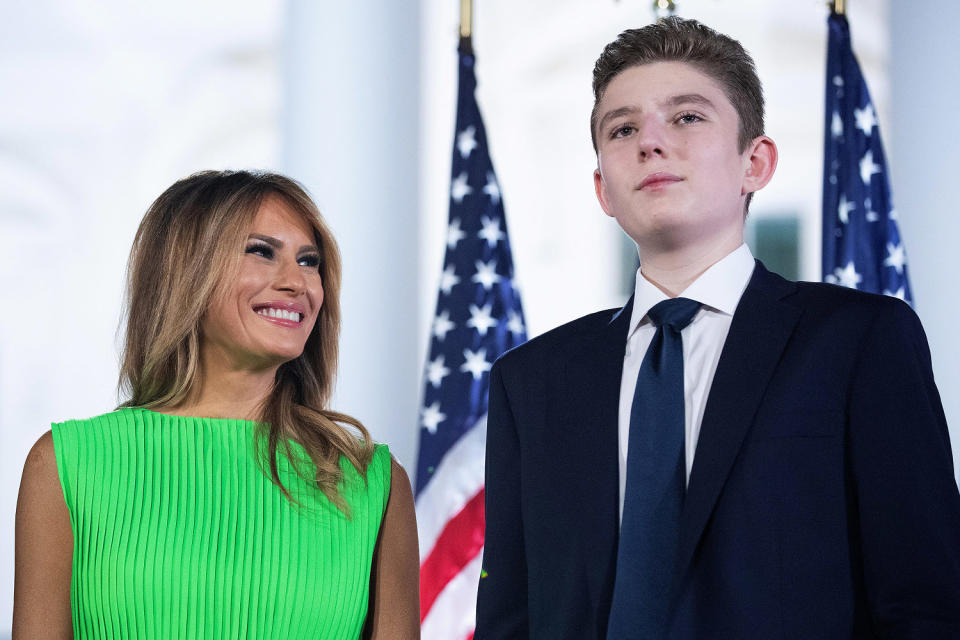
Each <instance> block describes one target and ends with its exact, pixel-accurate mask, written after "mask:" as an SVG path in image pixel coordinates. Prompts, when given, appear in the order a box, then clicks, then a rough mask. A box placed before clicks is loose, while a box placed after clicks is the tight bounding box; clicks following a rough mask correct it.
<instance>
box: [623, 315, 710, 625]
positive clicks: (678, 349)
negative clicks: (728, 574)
mask: <svg viewBox="0 0 960 640" xmlns="http://www.w3.org/2000/svg"><path fill="white" fill-rule="evenodd" d="M699 308H700V303H699V302H695V301H693V300H689V299H687V298H673V299H671V300H664V301H663V302H660V303H659V304H657V305H655V306H654V307H653V308H652V309H650V311H648V312H647V315H648V316H649V317H650V319H651V320H652V321H653V324H654V325H656V327H657V331H656V333H655V334H654V336H653V340H652V341H651V342H650V347H649V348H648V349H647V353H646V354H645V355H644V357H643V363H642V364H641V365H640V373H639V374H638V375H637V388H636V391H634V394H633V406H632V409H631V411H630V438H629V441H628V446H627V483H626V489H625V491H624V498H623V517H622V519H621V522H620V544H619V547H618V549H617V576H616V583H615V585H614V589H613V603H612V605H611V608H610V621H609V626H608V628H607V639H608V640H627V639H631V640H632V639H637V640H640V639H642V640H655V639H658V638H661V637H663V634H664V633H665V631H666V621H667V620H666V617H667V607H668V605H669V602H668V601H667V599H668V598H669V593H668V591H669V589H670V583H671V581H672V579H673V572H674V564H675V563H676V555H677V537H678V532H679V524H680V510H681V508H682V507H683V497H684V494H685V493H686V460H685V455H684V431H685V430H684V395H683V340H682V338H681V337H680V332H681V331H682V330H683V328H684V327H686V326H687V325H688V324H690V321H691V320H693V316H694V315H695V314H696V313H697V310H698V309H699Z"/></svg>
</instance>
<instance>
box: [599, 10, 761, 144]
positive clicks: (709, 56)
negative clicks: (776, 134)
mask: <svg viewBox="0 0 960 640" xmlns="http://www.w3.org/2000/svg"><path fill="white" fill-rule="evenodd" d="M652 62H685V63H687V64H690V65H693V66H694V67H696V68H697V70H698V71H700V72H701V73H704V74H706V75H707V76H709V77H710V78H712V79H713V80H715V81H716V82H717V83H719V84H720V86H721V87H722V88H723V92H724V93H725V94H726V96H727V99H728V100H730V103H731V104H732V105H733V108H734V110H735V111H736V112H737V118H738V124H739V126H738V136H737V137H738V144H739V148H740V153H743V152H744V151H745V150H746V148H747V145H749V144H750V142H751V141H752V140H753V139H754V138H756V137H757V136H761V135H763V88H762V87H761V86H760V78H758V77H757V69H756V66H755V65H754V63H753V58H751V57H750V54H749V53H747V52H746V50H745V49H744V48H743V46H742V45H741V44H740V43H739V42H737V41H736V40H734V39H733V38H731V37H729V36H725V35H723V34H722V33H718V32H717V31H714V30H713V29H711V28H710V27H708V26H706V25H703V24H700V23H699V22H697V21H696V20H684V19H682V18H677V17H670V18H665V19H663V20H661V21H659V22H656V23H653V24H649V25H647V26H645V27H642V28H640V29H627V30H626V31H624V32H623V33H621V34H620V35H619V36H617V39H616V40H614V41H613V42H611V43H610V44H608V45H607V46H606V47H604V49H603V53H601V54H600V57H599V58H597V63H596V64H595V65H594V67H593V111H592V113H591V114H590V138H591V139H592V140H593V150H594V151H596V150H597V119H598V117H599V115H600V114H599V113H597V108H598V107H599V106H600V100H601V99H602V98H603V94H604V92H605V91H606V89H607V86H608V85H609V84H610V82H611V81H612V80H613V79H614V78H615V77H616V76H617V74H619V73H620V72H621V71H623V70H625V69H629V68H630V67H635V66H639V65H644V64H650V63H652Z"/></svg>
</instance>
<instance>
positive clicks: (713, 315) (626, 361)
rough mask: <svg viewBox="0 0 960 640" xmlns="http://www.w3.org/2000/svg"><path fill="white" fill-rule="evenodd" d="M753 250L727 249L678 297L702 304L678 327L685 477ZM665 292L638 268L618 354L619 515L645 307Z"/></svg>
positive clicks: (646, 323)
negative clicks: (621, 352)
mask: <svg viewBox="0 0 960 640" xmlns="http://www.w3.org/2000/svg"><path fill="white" fill-rule="evenodd" d="M753 267H754V261H753V254H752V253H751V252H750V248H749V247H747V245H746V244H742V245H740V247H739V248H737V249H736V250H734V251H733V252H731V253H730V254H728V255H727V256H726V257H725V258H723V259H722V260H720V261H719V262H717V263H716V264H714V265H713V266H712V267H710V268H709V269H707V270H706V271H704V272H703V274H701V275H700V277H699V278H697V279H696V280H694V281H693V283H692V284H691V285H690V286H689V287H687V288H686V289H685V290H684V291H683V292H682V293H681V294H680V296H679V297H683V298H689V299H691V300H696V301H697V302H699V303H701V304H702V305H703V306H702V307H701V308H700V310H699V311H697V313H696V315H694V316H693V320H692V321H691V322H690V324H689V325H687V327H686V328H685V329H684V330H683V331H682V332H681V334H680V336H681V338H682V339H683V397H684V421H685V424H684V434H685V445H686V446H685V452H686V462H687V480H689V479H690V469H691V468H692V467H693V454H694V453H695V452H696V450H697V439H698V438H699V437H700V425H701V423H702V422H703V410H704V407H705V406H706V404H707V395H708V394H709V393H710V385H711V384H712V383H713V374H714V373H716V371H717V362H718V361H719V360H720V352H721V351H722V350H723V343H724V342H725V341H726V339H727V333H729V331H730V323H731V322H732V321H733V312H734V311H735V310H736V308H737V305H738V304H739V303H740V297H741V296H742V295H743V292H744V290H745V289H746V288H747V284H748V283H749V282H750V276H751V275H752V274H753ZM666 299H667V295H666V294H665V293H663V292H662V291H661V290H660V289H658V288H657V287H656V286H655V285H654V284H652V283H651V282H650V281H649V280H647V279H646V278H644V277H643V275H642V274H641V273H640V269H637V284H636V288H635V290H634V297H633V311H632V313H631V315H630V329H629V332H628V333H627V352H626V355H625V356H624V358H623V378H622V380H621V382H620V413H619V436H620V437H619V453H620V516H621V518H622V517H623V494H624V490H625V489H626V485H627V446H628V442H629V438H630V411H631V409H632V405H633V392H634V389H635V388H636V386H637V374H638V373H639V372H640V364H641V363H642V362H643V356H644V355H645V354H646V353H647V347H649V346H650V342H651V341H652V340H653V335H654V333H655V332H656V327H655V326H654V324H653V323H652V322H651V321H650V318H649V317H648V316H647V312H648V311H649V310H650V309H651V308H652V307H653V306H654V305H656V304H657V303H658V302H662V301H663V300H666Z"/></svg>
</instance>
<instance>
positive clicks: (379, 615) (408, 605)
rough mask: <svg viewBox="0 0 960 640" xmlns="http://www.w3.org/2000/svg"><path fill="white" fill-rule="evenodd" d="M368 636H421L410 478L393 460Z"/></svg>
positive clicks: (380, 639)
mask: <svg viewBox="0 0 960 640" xmlns="http://www.w3.org/2000/svg"><path fill="white" fill-rule="evenodd" d="M366 630H367V633H368V634H369V635H365V636H364V637H368V638H371V639H372V640H388V639H389V640H410V639H417V638H419V637H420V550H419V545H418V544H417V517H416V512H415V510H414V507H413V491H412V490H411V489H410V479H409V478H407V472H406V471H404V470H403V467H401V466H400V465H399V464H398V463H397V461H396V460H392V464H391V479H390V497H389V498H388V499H387V509H386V512H385V513H384V515H383V524H382V525H381V526H380V535H379V537H378V539H377V547H376V549H375V550H374V552H373V569H372V571H371V572H370V610H369V613H368V615H367V625H366Z"/></svg>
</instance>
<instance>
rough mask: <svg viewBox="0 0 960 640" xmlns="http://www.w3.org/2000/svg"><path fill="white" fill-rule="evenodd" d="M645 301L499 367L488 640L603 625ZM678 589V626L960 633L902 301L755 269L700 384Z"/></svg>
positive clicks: (571, 634) (935, 417)
mask: <svg viewBox="0 0 960 640" xmlns="http://www.w3.org/2000/svg"><path fill="white" fill-rule="evenodd" d="M631 305H632V302H631V303H628V304H627V306H626V307H625V308H624V309H622V310H611V311H606V312H600V313H595V314H593V315H590V316H586V317H584V318H581V319H579V320H576V321H574V322H571V323H569V324H567V325H564V326H561V327H559V328H557V329H554V330H553V331H550V332H549V333H546V334H544V335H542V336H540V337H538V338H536V339H534V340H531V341H530V342H528V343H526V344H525V345H523V346H521V347H518V348H517V349H514V350H512V351H510V352H509V353H507V354H505V355H504V356H503V357H502V358H501V359H500V360H498V361H497V363H496V364H495V365H494V367H493V369H492V371H491V379H490V409H489V418H488V426H487V429H488V436H487V438H488V439H487V461H486V474H487V478H486V518H487V533H486V543H485V550H484V558H483V565H484V569H485V572H486V576H485V577H484V578H481V580H480V593H479V600H478V608H477V630H476V635H475V638H476V640H492V639H501V638H510V639H513V638H538V639H539V638H543V639H550V640H561V639H566V638H569V639H571V640H590V639H597V640H603V639H604V638H605V634H606V626H607V618H608V615H609V611H610V602H611V598H612V593H613V584H614V573H615V567H616V555H617V536H618V528H619V526H618V491H619V489H618V487H619V484H618V473H619V471H618V457H617V428H618V427H617V420H618V407H619V403H618V398H619V393H620V378H621V372H622V367H623V356H624V350H625V345H626V335H627V325H628V323H629V318H630V311H631ZM671 601H672V607H671V614H670V627H669V632H668V634H667V637H668V638H670V639H671V640H693V639H697V640H701V639H720V638H724V639H727V638H729V639H737V640H744V639H752V638H757V639H763V640H774V639H781V638H782V639H787V638H791V639H792V638H795V639H797V640H814V639H819V638H824V639H826V638H829V639H831V640H835V639H839V638H917V639H921V638H922V639H923V640H933V639H938V638H960V495H958V492H957V485H956V482H955V480H954V475H953V461H952V456H951V452H950V443H949V436H948V432H947V425H946V420H945V419H944V415H943V409H942V407H941V403H940V397H939V395H938V393H937V389H936V386H935V385H934V381H933V375H932V372H931V367H930V354H929V349H928V347H927V342H926V337H925V336H924V333H923V329H922V327H921V326H920V322H919V320H918V319H917V317H916V315H915V314H914V313H913V311H912V310H911V309H910V308H909V307H908V306H907V305H906V304H904V303H902V302H900V301H898V300H895V299H892V298H888V297H882V296H874V295H869V294H864V293H859V292H856V291H852V290H849V289H844V288H840V287H836V286H831V285H823V284H814V283H794V282H789V281H787V280H784V279H783V278H781V277H779V276H777V275H775V274H772V273H770V272H768V271H767V270H766V269H764V267H763V266H762V265H761V264H760V263H759V262H758V263H757V266H756V269H755V270H754V273H753V276H752V278H751V281H750V284H749V286H748V287H747V289H746V291H745V292H744V295H743V297H742V299H741V301H740V304H739V306H738V307H737V310H736V313H735V314H734V317H733V322H732V325H731V327H730V332H729V334H728V337H727V340H726V343H725V344H724V347H723V352H722V354H721V357H720V361H719V364H718V366H717V371H716V375H715V377H714V380H713V385H712V387H711V389H710V394H709V397H708V399H707V405H706V409H705V413H704V418H703V423H702V427H701V432H700V437H699V441H698V443H697V449H696V455H695V457H694V462H693V469H692V471H691V475H690V480H689V485H688V490H687V496H686V500H685V503H684V508H683V514H682V520H681V531H680V540H679V554H678V557H677V560H676V566H675V572H674V576H673V587H672V589H671ZM637 606H638V607H640V606H643V603H642V602H638V603H637Z"/></svg>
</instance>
